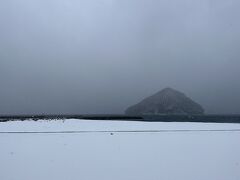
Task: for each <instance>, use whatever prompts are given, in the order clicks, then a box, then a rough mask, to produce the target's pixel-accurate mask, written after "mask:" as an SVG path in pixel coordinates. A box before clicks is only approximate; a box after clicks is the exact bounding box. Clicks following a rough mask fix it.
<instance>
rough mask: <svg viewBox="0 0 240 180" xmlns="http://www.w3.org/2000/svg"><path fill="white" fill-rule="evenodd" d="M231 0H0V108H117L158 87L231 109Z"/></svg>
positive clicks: (234, 0)
mask: <svg viewBox="0 0 240 180" xmlns="http://www.w3.org/2000/svg"><path fill="white" fill-rule="evenodd" d="M239 9H240V1H239V0H227V1H226V0H201V1H192V0H182V1H179V0H67V1H64V0H21V1H19V0H5V1H0V84H1V88H0V114H28V113H30V114H35V113H36V114H42V113H43V114H45V113H46V114H47V113H52V114H56V113H60V114H65V113H79V114H81V113H123V112H124V110H125V109H126V108H127V107H129V106H131V105H133V104H136V103H137V102H139V101H140V100H142V99H143V98H145V97H147V96H149V95H152V94H154V93H156V92H157V91H159V90H161V89H163V88H165V87H172V88H175V89H177V90H180V91H182V92H184V93H185V94H186V95H187V96H189V97H191V98H192V99H193V100H195V101H196V102H198V103H199V104H201V105H202V106H203V107H204V108H205V110H206V113H221V114H222V113H238V114H240V80H239V76H240V50H239V47H240V34H239V32H240V21H239V17H240V11H239Z"/></svg>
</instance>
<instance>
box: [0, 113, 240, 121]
mask: <svg viewBox="0 0 240 180" xmlns="http://www.w3.org/2000/svg"><path fill="white" fill-rule="evenodd" d="M67 119H79V120H80V119H84V120H109V121H143V122H202V123H240V115H141V116H134V115H132V116H128V115H118V114H116V115H115V114H113V115H112V114H110V115H108V114H103V115H102V114H101V115H95V114H88V115H5V116H0V122H8V121H26V120H34V121H38V120H67Z"/></svg>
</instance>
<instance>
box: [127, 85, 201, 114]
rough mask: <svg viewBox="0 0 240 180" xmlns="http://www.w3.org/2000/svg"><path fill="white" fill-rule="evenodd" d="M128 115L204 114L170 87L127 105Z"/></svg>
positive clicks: (194, 103)
mask: <svg viewBox="0 0 240 180" xmlns="http://www.w3.org/2000/svg"><path fill="white" fill-rule="evenodd" d="M125 113H126V114H129V115H144V114H185V115H186V114H189V115H196V114H204V109H203V108H202V107H201V106H200V105H199V104H198V103H196V102H194V101H193V100H192V99H190V98H188V97H187V96H186V95H185V94H183V93H181V92H179V91H177V90H174V89H172V88H165V89H163V90H161V91H159V92H158V93H156V94H154V95H152V96H150V97H148V98H146V99H144V100H143V101H141V102H140V103H138V104H136V105H134V106H131V107H129V108H128V109H127V110H126V111H125Z"/></svg>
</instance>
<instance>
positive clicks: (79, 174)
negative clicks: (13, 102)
mask: <svg viewBox="0 0 240 180" xmlns="http://www.w3.org/2000/svg"><path fill="white" fill-rule="evenodd" d="M181 129H182V130H186V129H188V130H214V129H215V130H224V129H225V130H231V129H240V125H239V124H212V123H211V124H210V123H209V124H205V123H160V122H156V123H155V122H154V123H147V122H125V121H124V122H120V121H84V120H74V119H72V120H66V121H59V120H58V121H37V122H35V121H24V122H21V121H18V122H17V121H16V122H5V123H0V132H16V131H18V132H32V131H37V132H49V131H131V130H181ZM239 139H240V132H238V131H233V132H231V131H213V132H210V131H206V132H205V131H204V132H199V131H191V132H163V133H113V134H111V133H71V134H61V133H59V134H9V133H2V134H0V147H1V148H0V160H1V161H0V169H1V173H0V179H2V180H32V179H34V180H42V179H44V180H53V179H54V180H55V179H56V180H68V179H71V180H79V179H87V180H101V179H104V180H112V179H115V180H121V179H124V180H152V179H153V180H154V179H156V180H157V179H167V180H176V179H177V180H193V179H194V180H202V179H204V180H213V179H217V180H236V179H240V155H239V152H240V141H239Z"/></svg>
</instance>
